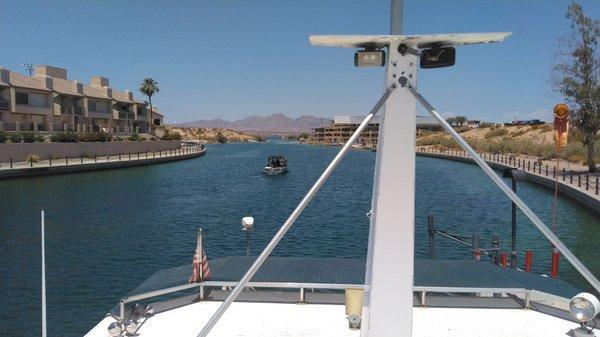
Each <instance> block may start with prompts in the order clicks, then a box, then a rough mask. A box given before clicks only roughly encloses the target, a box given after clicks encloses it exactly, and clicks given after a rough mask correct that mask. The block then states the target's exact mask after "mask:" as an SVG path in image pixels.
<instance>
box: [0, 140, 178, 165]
mask: <svg viewBox="0 0 600 337" xmlns="http://www.w3.org/2000/svg"><path fill="white" fill-rule="evenodd" d="M179 147H181V141H178V140H159V141H140V142H127V141H125V142H81V143H30V144H26V143H19V144H0V163H6V162H8V161H10V160H11V158H12V160H13V161H15V162H18V161H25V159H26V158H27V156H29V155H32V154H35V155H37V156H39V157H40V159H48V158H50V157H54V158H65V157H66V156H68V157H71V158H74V157H79V156H93V155H99V156H102V155H103V156H106V155H118V154H128V153H144V152H149V151H165V150H174V149H178V148H179Z"/></svg>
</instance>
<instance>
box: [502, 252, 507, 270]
mask: <svg viewBox="0 0 600 337" xmlns="http://www.w3.org/2000/svg"><path fill="white" fill-rule="evenodd" d="M507 264H508V253H507V252H502V253H500V265H501V266H502V267H506V266H507Z"/></svg>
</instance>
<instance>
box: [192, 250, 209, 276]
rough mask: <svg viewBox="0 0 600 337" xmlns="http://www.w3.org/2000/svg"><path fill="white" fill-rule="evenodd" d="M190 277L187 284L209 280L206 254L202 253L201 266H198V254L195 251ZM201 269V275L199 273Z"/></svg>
mask: <svg viewBox="0 0 600 337" xmlns="http://www.w3.org/2000/svg"><path fill="white" fill-rule="evenodd" d="M192 267H193V269H192V276H190V280H189V281H188V282H189V283H198V282H202V281H205V280H210V278H211V275H210V268H209V267H208V259H207V258H206V254H205V253H204V251H202V265H200V253H199V252H197V251H196V253H195V254H194V261H193V262H192ZM200 268H202V273H200Z"/></svg>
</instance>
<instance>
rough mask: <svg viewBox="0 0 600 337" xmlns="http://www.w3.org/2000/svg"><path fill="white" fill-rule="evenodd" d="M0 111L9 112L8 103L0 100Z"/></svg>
mask: <svg viewBox="0 0 600 337" xmlns="http://www.w3.org/2000/svg"><path fill="white" fill-rule="evenodd" d="M0 110H10V102H9V101H7V100H4V99H0Z"/></svg>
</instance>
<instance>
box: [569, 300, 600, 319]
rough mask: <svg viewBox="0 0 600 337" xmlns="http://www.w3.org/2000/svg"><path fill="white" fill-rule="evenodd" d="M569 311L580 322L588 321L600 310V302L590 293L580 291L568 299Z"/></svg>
mask: <svg viewBox="0 0 600 337" xmlns="http://www.w3.org/2000/svg"><path fill="white" fill-rule="evenodd" d="M569 311H570V312H571V315H573V317H575V319H576V320H578V321H580V322H581V323H585V322H587V321H590V320H592V319H594V317H596V315H598V313H599V312H600V302H599V301H598V299H597V298H596V296H594V295H592V294H590V293H580V294H577V295H575V296H574V297H573V298H572V299H571V301H569Z"/></svg>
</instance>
